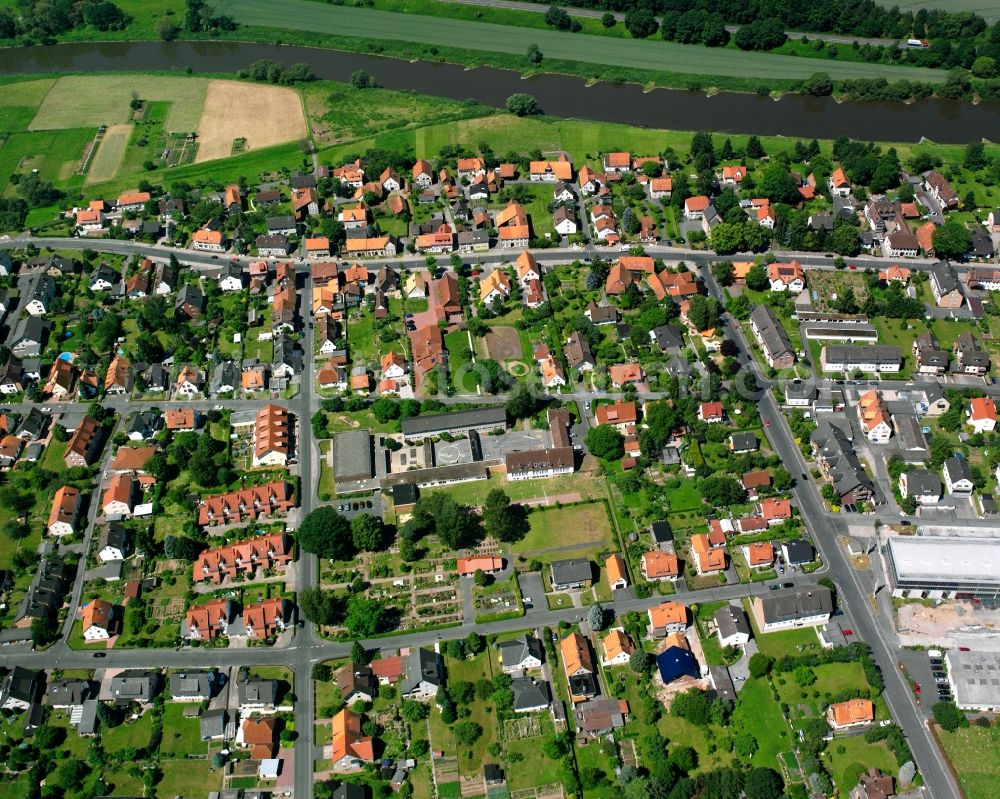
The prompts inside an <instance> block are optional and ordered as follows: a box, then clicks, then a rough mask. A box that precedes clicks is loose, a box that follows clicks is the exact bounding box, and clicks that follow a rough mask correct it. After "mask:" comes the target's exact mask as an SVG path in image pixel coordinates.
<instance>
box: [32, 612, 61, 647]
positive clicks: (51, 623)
mask: <svg viewBox="0 0 1000 799" xmlns="http://www.w3.org/2000/svg"><path fill="white" fill-rule="evenodd" d="M58 637H59V625H58V623H57V622H56V620H55V617H54V616H52V615H51V614H49V613H46V614H45V615H44V616H39V617H37V618H36V619H34V620H33V621H32V622H31V641H32V643H33V644H34V645H35V646H36V647H42V646H48V645H49V644H51V643H52V642H53V641H55V640H56V639H57V638H58Z"/></svg>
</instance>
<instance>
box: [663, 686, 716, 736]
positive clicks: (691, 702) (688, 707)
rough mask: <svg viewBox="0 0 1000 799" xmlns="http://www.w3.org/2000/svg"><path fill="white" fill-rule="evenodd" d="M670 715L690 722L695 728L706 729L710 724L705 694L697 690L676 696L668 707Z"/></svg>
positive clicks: (710, 718) (709, 709) (710, 716)
mask: <svg viewBox="0 0 1000 799" xmlns="http://www.w3.org/2000/svg"><path fill="white" fill-rule="evenodd" d="M670 713H671V715H674V716H677V717H679V718H682V719H686V720H687V721H690V722H691V723H692V724H694V725H695V726H697V727H707V726H708V725H709V724H710V723H711V722H712V712H711V708H710V707H709V701H708V699H707V698H706V696H705V694H704V693H702V692H701V691H699V690H697V689H692V690H690V691H686V692H684V693H682V694H677V696H675V697H674V701H673V703H672V704H671V706H670Z"/></svg>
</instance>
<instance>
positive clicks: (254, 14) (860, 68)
mask: <svg viewBox="0 0 1000 799" xmlns="http://www.w3.org/2000/svg"><path fill="white" fill-rule="evenodd" d="M217 9H218V10H219V11H220V12H221V13H225V14H229V15H230V16H232V17H233V18H234V19H236V20H237V21H239V22H241V23H243V24H246V25H250V26H257V27H264V28H267V27H270V28H279V29H287V30H293V31H310V32H320V33H322V32H325V33H336V34H337V35H339V36H346V37H359V38H365V37H369V36H371V35H372V32H373V31H377V32H378V36H379V38H380V39H388V40H394V41H405V42H414V43H418V44H424V45H432V46H441V47H451V46H454V44H455V43H456V42H469V43H473V42H474V43H475V44H474V45H473V44H470V46H472V47H475V48H477V49H487V50H490V51H492V52H497V53H506V54H508V55H519V56H520V55H523V54H524V51H525V48H526V46H527V43H528V42H533V43H535V44H537V45H538V46H539V48H540V49H541V51H542V53H543V54H544V55H545V57H546V58H551V59H557V60H567V61H579V60H580V58H581V54H584V53H585V54H586V59H587V61H588V63H593V64H602V65H605V66H616V67H623V68H627V69H643V70H653V71H659V72H679V73H687V74H691V73H697V74H701V75H720V76H729V77H740V78H746V77H759V78H769V77H773V76H775V75H781V76H782V77H784V78H808V77H809V76H810V75H812V74H813V73H814V72H816V71H817V70H816V63H815V59H809V58H795V57H793V56H781V55H770V54H766V53H764V54H762V53H751V52H743V51H740V50H729V49H719V50H712V49H709V48H706V47H702V46H700V45H683V44H676V43H674V42H665V41H662V40H659V39H655V38H654V39H642V40H635V41H632V42H630V43H629V46H628V47H608V46H607V44H608V43H607V42H606V41H604V38H603V37H601V38H597V37H595V38H594V39H591V38H590V37H589V36H587V35H586V34H575V33H567V32H562V31H554V30H541V29H539V30H533V31H532V32H531V33H530V34H526V33H525V31H524V28H523V27H519V26H514V25H499V24H496V23H489V22H478V21H474V20H465V19H456V18H454V17H434V16H424V15H417V14H399V13H394V12H391V11H378V10H374V9H361V8H353V7H349V6H346V5H345V6H336V5H320V4H318V3H315V2H310V0H285V2H283V3H281V4H280V5H275V4H274V3H272V2H270V0H221V2H219V3H218V5H217ZM823 63H824V66H823V69H824V70H825V71H826V72H828V73H829V74H830V76H831V77H833V78H834V79H845V78H872V77H884V78H886V79H887V80H895V79H903V78H906V79H909V80H922V81H933V82H941V81H943V80H944V78H945V74H944V73H943V72H942V71H940V70H933V69H917V68H913V67H898V66H887V65H880V64H859V63H851V62H843V63H835V62H827V61H824V62H823Z"/></svg>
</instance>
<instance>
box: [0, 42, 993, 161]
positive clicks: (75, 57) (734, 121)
mask: <svg viewBox="0 0 1000 799" xmlns="http://www.w3.org/2000/svg"><path fill="white" fill-rule="evenodd" d="M261 59H268V60H271V61H276V62H279V63H283V64H286V65H289V64H293V63H297V62H303V63H308V64H309V65H310V66H311V67H312V69H313V71H314V72H315V74H316V76H317V77H319V78H321V79H326V80H335V81H339V82H345V83H346V82H349V81H350V78H351V75H352V73H353V72H354V71H356V70H358V69H363V70H365V71H367V72H368V73H369V74H370V75H372V76H373V78H374V79H375V81H376V82H377V83H378V84H379V85H380V86H384V87H386V88H388V89H394V90H402V91H413V92H416V93H418V94H423V95H431V96H436V97H443V98H448V99H451V100H458V101H464V100H468V99H472V100H475V101H477V102H479V103H482V104H484V105H488V106H491V107H493V108H503V107H504V105H505V103H506V99H507V97H509V96H510V95H511V94H514V93H517V92H528V93H530V94H532V95H534V96H535V97H536V98H537V100H538V103H539V105H540V107H541V108H542V110H543V111H544V112H545V113H546V114H548V115H552V116H557V117H563V118H570V119H583V120H589V121H594V122H611V123H622V124H625V125H632V126H640V127H644V128H662V129H667V130H670V129H676V128H683V129H686V130H712V131H716V132H719V133H756V134H759V135H784V136H797V137H802V138H810V139H811V138H820V139H835V138H837V137H839V136H848V137H852V138H857V139H865V140H876V141H910V142H916V141H919V140H920V139H922V138H925V139H929V140H931V141H935V142H939V143H965V142H968V141H971V140H974V139H981V138H982V139H988V140H990V139H995V138H996V135H997V131H998V130H1000V105H997V104H995V103H980V104H978V105H971V104H969V103H963V102H961V101H950V100H942V99H939V98H928V99H925V100H922V101H920V102H917V103H911V104H904V103H862V102H842V103H838V102H836V101H835V100H834V99H833V98H830V97H806V96H801V95H795V94H786V95H784V96H783V97H782V98H781V99H780V100H774V99H772V98H770V97H766V96H761V95H756V94H748V93H738V92H718V93H714V94H708V93H706V92H705V91H704V90H702V91H699V92H693V91H680V90H675V89H661V88H656V89H650V88H649V87H648V86H643V85H638V84H633V83H621V84H611V83H606V82H597V83H593V84H591V83H590V82H589V81H588V80H587V79H585V78H582V77H577V76H572V75H553V74H548V73H546V74H539V75H534V76H531V77H528V78H525V77H523V76H522V74H521V73H520V72H518V71H513V70H503V69H495V68H490V67H480V68H476V69H468V68H466V67H462V66H458V65H454V64H446V63H433V62H429V61H425V60H416V61H414V62H408V61H405V60H400V59H398V58H394V57H386V56H383V55H371V54H361V53H355V52H351V51H338V50H328V49H319V48H316V49H314V48H306V47H299V46H290V45H279V44H270V45H265V44H259V43H247V42H236V41H214V42H201V41H177V42H169V43H167V42H135V43H127V42H106V43H101V44H93V43H75V44H65V45H54V46H47V47H31V48H24V49H19V50H12V49H7V50H0V75H4V74H8V75H9V74H25V75H27V74H44V73H52V72H56V73H66V72H115V71H123V70H125V71H128V70H131V71H136V72H142V71H164V72H169V71H171V70H174V71H175V72H182V71H184V70H185V69H186V68H188V69H190V70H191V71H192V72H194V73H197V74H205V73H212V74H230V75H231V74H235V73H237V72H239V71H240V70H241V69H245V68H247V67H249V66H250V65H251V64H252V63H253V62H255V61H258V60H261Z"/></svg>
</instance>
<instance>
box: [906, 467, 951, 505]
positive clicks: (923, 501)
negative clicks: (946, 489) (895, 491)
mask: <svg viewBox="0 0 1000 799" xmlns="http://www.w3.org/2000/svg"><path fill="white" fill-rule="evenodd" d="M899 492H900V494H902V495H903V496H904V497H907V498H908V497H913V498H914V499H915V500H916V501H917V503H918V504H920V505H934V504H936V503H937V502H938V501H939V500H940V499H941V478H940V477H938V476H937V475H936V474H934V472H931V471H928V470H927V469H911V470H910V471H908V472H903V474H901V475H900V476H899Z"/></svg>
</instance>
